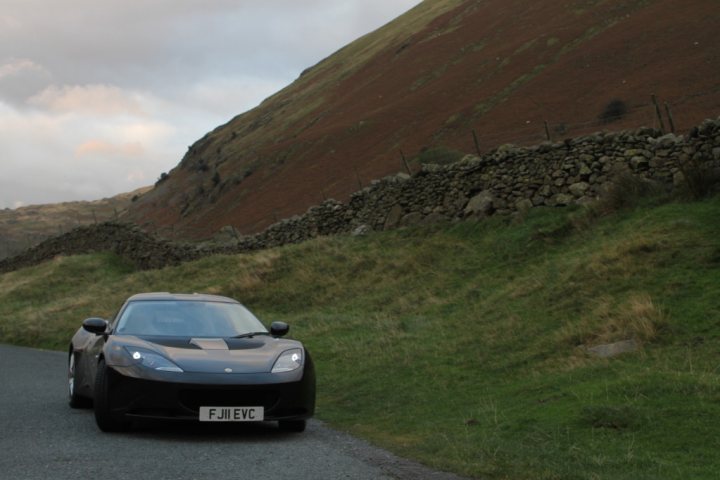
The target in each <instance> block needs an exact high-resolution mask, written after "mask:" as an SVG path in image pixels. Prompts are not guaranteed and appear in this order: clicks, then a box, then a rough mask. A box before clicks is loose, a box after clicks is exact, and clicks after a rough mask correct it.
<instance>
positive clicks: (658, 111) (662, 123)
mask: <svg viewBox="0 0 720 480" xmlns="http://www.w3.org/2000/svg"><path fill="white" fill-rule="evenodd" d="M650 98H652V102H653V105H655V115H657V118H658V121H659V122H660V131H661V132H662V133H665V122H663V119H662V113H661V112H660V105H658V101H657V97H655V94H654V93H653V94H652V95H651V96H650Z"/></svg>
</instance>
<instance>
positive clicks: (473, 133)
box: [472, 128, 482, 157]
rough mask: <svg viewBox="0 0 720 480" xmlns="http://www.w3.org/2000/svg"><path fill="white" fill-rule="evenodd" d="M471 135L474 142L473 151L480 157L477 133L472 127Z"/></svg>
mask: <svg viewBox="0 0 720 480" xmlns="http://www.w3.org/2000/svg"><path fill="white" fill-rule="evenodd" d="M472 136H473V143H475V151H476V152H477V154H478V157H482V152H481V151H480V140H478V134H477V132H476V131H475V129H474V128H473V129H472Z"/></svg>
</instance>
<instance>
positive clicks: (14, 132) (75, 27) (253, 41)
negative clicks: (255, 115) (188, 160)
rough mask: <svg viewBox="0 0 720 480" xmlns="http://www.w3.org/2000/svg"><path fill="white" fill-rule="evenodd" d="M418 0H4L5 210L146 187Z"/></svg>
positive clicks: (1, 184) (0, 104) (0, 89)
mask: <svg viewBox="0 0 720 480" xmlns="http://www.w3.org/2000/svg"><path fill="white" fill-rule="evenodd" d="M418 3H420V0H0V167H1V169H2V171H1V173H0V208H14V207H18V206H22V205H30V204H38V203H56V202H61V201H70V200H95V199H99V198H103V197H107V196H112V195H115V194H117V193H122V192H128V191H131V190H133V189H135V188H138V187H141V186H145V185H150V184H152V183H154V182H155V181H156V180H157V178H158V177H159V176H160V174H161V173H162V172H166V171H168V170H170V169H171V168H173V167H174V166H175V165H177V164H178V163H179V162H180V159H181V158H182V156H183V154H184V153H185V151H186V150H187V147H188V145H190V144H192V143H193V142H194V141H195V140H197V139H199V138H200V137H202V136H203V135H204V134H205V133H207V132H208V131H210V130H212V129H213V128H215V127H216V126H218V125H220V124H222V123H225V122H227V121H228V120H229V119H230V118H232V117H234V116H235V115H237V114H239V113H242V112H244V111H247V110H249V109H251V108H253V107H254V106H256V105H257V104H259V103H260V102H261V101H262V100H263V99H264V98H266V97H268V96H269V95H271V94H273V93H275V92H276V91H278V90H280V89H281V88H283V87H284V86H286V85H288V84H289V83H291V82H292V81H293V80H294V79H295V78H297V77H298V75H299V74H300V72H301V71H302V70H304V69H305V68H307V67H309V66H311V65H313V64H315V63H317V62H318V61H319V60H321V59H322V58H324V57H326V56H328V55H330V54H331V53H333V52H335V51H336V50H338V49H339V48H341V47H342V46H344V45H345V44H347V43H349V42H350V41H352V40H354V39H356V38H358V37H359V36H361V35H364V34H365V33H368V32H370V31H372V30H374V29H376V28H378V27H380V26H382V25H384V24H385V23H387V22H388V21H390V20H392V19H393V18H395V17H397V16H398V15H400V14H401V13H403V12H405V11H406V10H408V9H410V8H412V7H413V6H414V5H417V4H418Z"/></svg>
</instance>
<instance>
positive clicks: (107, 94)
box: [28, 85, 145, 116]
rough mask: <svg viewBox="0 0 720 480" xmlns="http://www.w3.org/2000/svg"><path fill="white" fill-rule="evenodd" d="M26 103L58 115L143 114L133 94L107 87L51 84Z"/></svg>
mask: <svg viewBox="0 0 720 480" xmlns="http://www.w3.org/2000/svg"><path fill="white" fill-rule="evenodd" d="M28 103H29V104H30V105H33V106H35V107H40V108H44V109H47V110H51V111H54V112H58V113H70V112H72V113H76V114H78V113H80V114H93V115H101V116H110V115H135V116H143V115H145V112H144V111H143V109H142V107H141V104H140V101H139V100H138V98H137V97H136V95H133V94H131V93H128V92H126V91H124V90H121V89H120V88H118V87H114V86H109V85H73V86H61V87H59V86H56V85H52V86H49V87H47V88H46V89H44V90H43V91H42V92H40V93H38V94H36V95H34V96H33V97H31V98H30V99H28Z"/></svg>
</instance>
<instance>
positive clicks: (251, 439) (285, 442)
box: [0, 345, 458, 480]
mask: <svg viewBox="0 0 720 480" xmlns="http://www.w3.org/2000/svg"><path fill="white" fill-rule="evenodd" d="M65 362H66V355H65V354H64V353H61V352H49V351H42V350H34V349H27V348H20V347H12V346H7V345H0V479H6V478H7V479H18V480H33V479H49V478H50V479H53V480H63V479H73V480H74V479H77V478H103V477H104V478H112V479H115V478H118V479H121V478H122V479H132V480H142V479H153V480H161V479H173V480H183V479H216V480H217V479H246V478H247V479H253V480H263V479H283V480H287V479H293V480H295V479H298V480H302V479H313V480H321V479H333V480H334V479H381V480H382V479H413V480H415V479H417V480H422V479H432V480H453V479H455V480H456V479H458V477H456V476H454V475H449V474H445V473H441V472H434V471H431V470H428V469H426V468H424V467H422V466H421V465H418V464H416V463H414V462H411V461H407V460H404V459H400V458H398V457H396V456H394V455H392V454H390V453H389V452H386V451H384V450H381V449H378V448H375V447H372V446H370V445H368V444H367V443H365V442H362V441H360V440H357V439H355V438H352V437H350V436H349V435H346V434H343V433H340V432H337V431H334V430H332V429H330V428H327V427H326V426H324V425H323V424H322V423H321V422H319V421H316V420H313V421H311V422H310V423H309V424H308V428H307V430H306V431H305V432H304V433H301V434H291V433H283V432H280V431H279V430H278V429H277V428H276V426H275V424H273V423H262V424H252V425H240V426H238V425H226V424H223V425H206V424H202V425H200V424H176V423H171V424H167V423H147V424H142V425H139V426H136V428H134V429H133V430H131V431H130V432H127V433H119V434H106V433H102V432H100V431H99V430H98V428H97V426H96V425H95V419H94V417H93V413H92V410H73V409H71V408H70V407H69V406H68V405H67V396H66V380H65V377H66V363H65Z"/></svg>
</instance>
